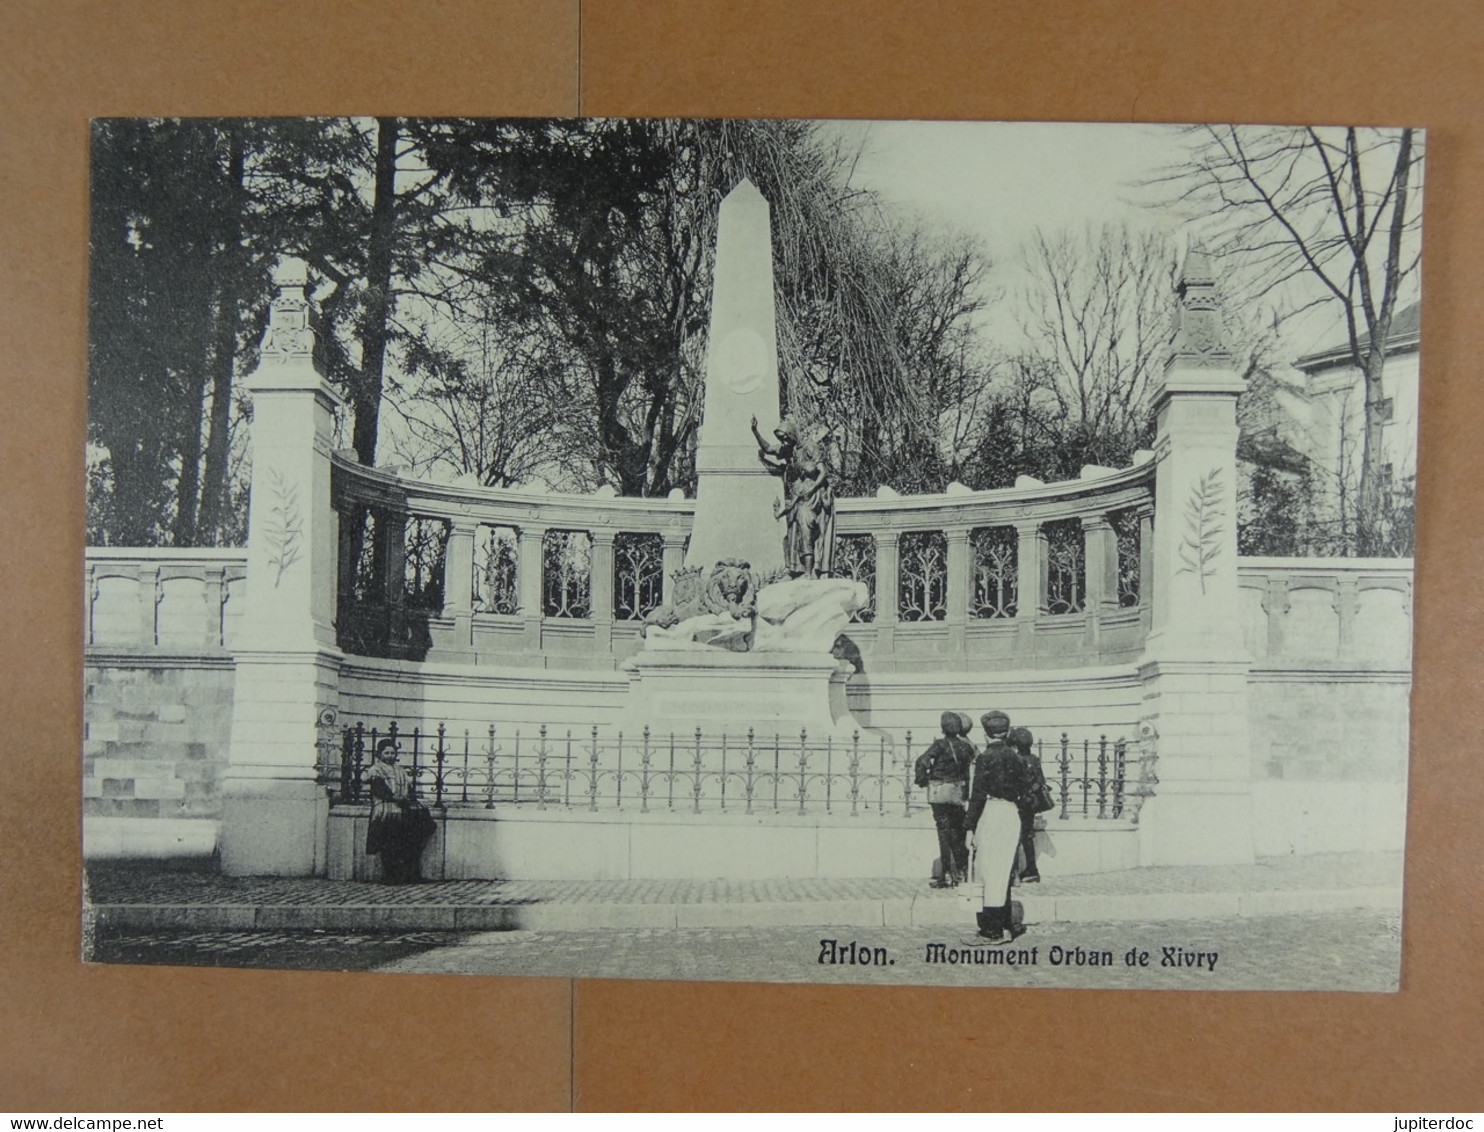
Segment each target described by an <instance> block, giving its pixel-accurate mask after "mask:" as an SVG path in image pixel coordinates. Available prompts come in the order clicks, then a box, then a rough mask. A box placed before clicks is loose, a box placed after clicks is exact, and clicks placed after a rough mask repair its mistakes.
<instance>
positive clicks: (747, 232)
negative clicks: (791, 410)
mask: <svg viewBox="0 0 1484 1132" xmlns="http://www.w3.org/2000/svg"><path fill="white" fill-rule="evenodd" d="M754 416H756V417H757V420H758V428H759V429H760V430H761V431H762V433H763V435H764V436H766V437H769V438H770V439H771V438H772V435H773V429H774V428H775V427H777V425H778V334H777V328H776V325H775V323H774V314H773V232H772V221H771V212H770V209H769V208H768V202H767V201H766V200H765V199H763V194H762V193H760V192H758V190H757V187H756V186H755V185H754V184H753V183H752V182H751V181H748V180H745V179H744V180H743V181H742V182H741V183H739V184H738V185H737V187H736V188H734V189H733V190H732V191H731V192H730V193H728V194H727V197H726V199H725V200H723V201H722V202H721V213H720V216H719V218H718V221H717V226H716V267H715V272H714V277H713V282H712V291H711V331H710V335H709V337H708V339H707V348H706V378H705V387H704V399H703V401H702V416H701V428H700V433H699V435H698V437H697V442H696V480H697V482H696V512H695V521H694V524H693V526H692V528H691V538H690V548H689V549H688V550H687V552H686V556H685V564H686V565H687V566H696V567H700V568H701V569H703V570H709V569H710V568H711V567H712V566H713V565H714V564H715V563H716V562H717V561H718V560H720V559H722V558H744V559H746V560H747V561H748V562H750V563H751V564H752V567H753V569H754V570H758V571H761V572H764V573H766V572H768V571H771V570H776V569H778V568H780V567H782V565H783V524H782V523H781V522H780V521H779V520H778V519H777V518H775V517H774V514H773V502H774V500H775V499H778V498H779V497H780V494H781V485H780V483H779V481H778V479H777V478H776V477H774V476H773V475H771V474H770V473H769V472H768V470H767V468H765V467H764V466H763V463H762V461H761V460H759V459H758V452H757V442H756V441H755V440H754V439H753V436H752V427H751V421H752V418H753V417H754Z"/></svg>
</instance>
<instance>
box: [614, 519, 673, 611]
mask: <svg viewBox="0 0 1484 1132" xmlns="http://www.w3.org/2000/svg"><path fill="white" fill-rule="evenodd" d="M664 559H665V539H664V536H663V535H646V534H620V535H618V536H617V537H616V538H615V539H614V540H613V616H614V619H615V620H618V621H642V620H644V618H645V617H646V616H647V615H648V614H650V613H652V612H653V611H654V610H656V609H658V608H659V607H660V606H661V605H662V604H663V603H664V596H663V595H664V584H665V568H664Z"/></svg>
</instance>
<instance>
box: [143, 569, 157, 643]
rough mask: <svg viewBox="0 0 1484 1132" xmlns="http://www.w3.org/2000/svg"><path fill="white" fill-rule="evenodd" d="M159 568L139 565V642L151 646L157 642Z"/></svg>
mask: <svg viewBox="0 0 1484 1132" xmlns="http://www.w3.org/2000/svg"><path fill="white" fill-rule="evenodd" d="M159 615H160V568H159V567H158V566H141V567H139V643H140V644H142V645H143V646H144V647H145V648H153V647H154V646H155V645H156V644H158V643H159Z"/></svg>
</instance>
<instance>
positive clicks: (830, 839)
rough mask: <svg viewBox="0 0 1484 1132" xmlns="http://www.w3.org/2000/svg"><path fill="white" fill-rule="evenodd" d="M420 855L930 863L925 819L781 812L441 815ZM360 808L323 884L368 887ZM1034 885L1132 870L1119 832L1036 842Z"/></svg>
mask: <svg viewBox="0 0 1484 1132" xmlns="http://www.w3.org/2000/svg"><path fill="white" fill-rule="evenodd" d="M438 816H439V821H438V832H437V834H436V835H435V836H434V837H433V840H432V841H431V842H430V843H429V845H428V848H427V851H426V853H425V854H424V857H423V870H424V875H426V876H427V877H429V878H432V879H438V880H470V879H498V878H519V879H522V880H631V879H650V880H672V879H673V880H709V879H720V878H725V879H727V880H764V879H769V878H785V877H902V878H907V879H923V880H926V879H927V877H928V876H929V874H930V872H931V869H932V865H933V862H934V860H935V859H936V858H937V855H938V840H937V834H936V833H935V831H934V829H933V823H932V819H931V817H929V816H928V815H927V814H923V815H922V816H920V817H917V818H913V819H907V818H904V817H900V816H880V815H869V816H861V817H823V816H810V817H798V816H794V815H788V814H766V815H750V816H744V815H740V814H739V815H726V816H718V815H715V814H703V815H693V814H684V813H649V814H645V815H642V816H640V815H637V814H622V813H618V814H614V813H598V814H593V813H585V812H582V811H567V810H561V811H554V810H537V809H535V808H533V807H519V808H517V807H502V808H497V809H494V810H480V809H449V810H448V811H447V812H446V813H443V814H440V815H438ZM366 822H367V810H366V807H364V806H337V807H335V808H333V809H332V810H331V811H330V852H329V869H330V876H331V877H332V878H336V879H356V880H374V879H376V878H377V876H378V871H377V870H378V868H379V863H378V862H377V861H376V859H375V858H368V857H367V856H366V854H365V846H366ZM1038 846H1039V853H1040V857H1039V861H1038V863H1039V865H1040V868H1041V873H1042V875H1043V876H1069V875H1073V874H1076V873H1092V872H1105V871H1108V870H1111V869H1129V868H1133V867H1135V866H1136V865H1138V863H1139V844H1138V828H1137V827H1136V826H1134V825H1132V824H1131V823H1128V822H1108V821H1102V822H1072V821H1069V822H1061V821H1059V820H1057V819H1056V818H1055V817H1054V816H1052V817H1051V819H1050V820H1049V821H1048V823H1047V831H1046V833H1045V834H1042V835H1039V841H1038Z"/></svg>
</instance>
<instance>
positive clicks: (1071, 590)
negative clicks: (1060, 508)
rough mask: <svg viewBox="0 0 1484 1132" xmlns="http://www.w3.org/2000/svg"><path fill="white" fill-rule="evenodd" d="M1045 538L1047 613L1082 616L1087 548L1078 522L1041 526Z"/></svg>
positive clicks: (1080, 522) (1063, 521) (1084, 599)
mask: <svg viewBox="0 0 1484 1132" xmlns="http://www.w3.org/2000/svg"><path fill="white" fill-rule="evenodd" d="M1041 530H1042V531H1043V532H1044V533H1045V535H1046V612H1047V613H1081V612H1082V610H1083V609H1084V608H1085V606H1086V604H1087V566H1086V563H1087V546H1086V543H1085V542H1084V541H1083V536H1082V521H1081V520H1080V519H1060V520H1057V521H1056V522H1052V523H1046V524H1043V525H1042V527H1041Z"/></svg>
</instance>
